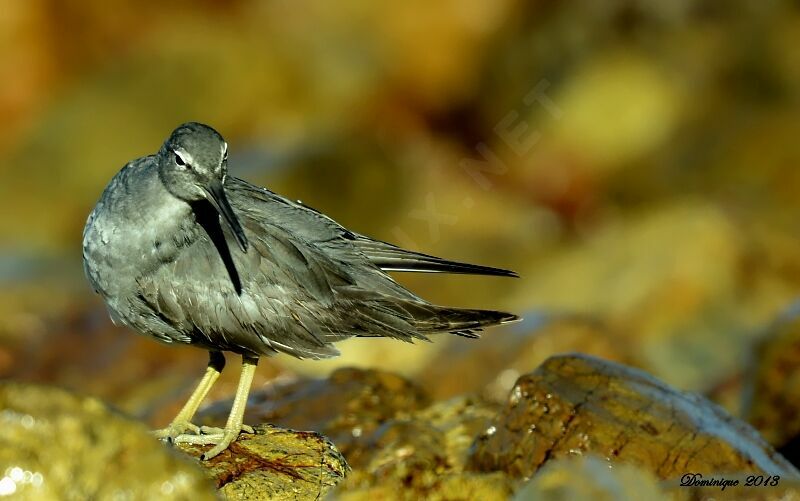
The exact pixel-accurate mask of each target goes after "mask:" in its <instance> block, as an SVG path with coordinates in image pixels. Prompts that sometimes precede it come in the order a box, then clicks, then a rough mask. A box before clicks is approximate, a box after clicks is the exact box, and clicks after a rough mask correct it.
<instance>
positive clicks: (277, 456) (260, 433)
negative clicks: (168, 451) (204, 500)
mask: <svg viewBox="0 0 800 501" xmlns="http://www.w3.org/2000/svg"><path fill="white" fill-rule="evenodd" d="M254 430H255V434H253V435H249V434H242V435H241V436H240V437H239V439H238V440H237V441H236V442H234V443H233V444H231V446H230V447H229V448H228V450H226V451H223V452H222V453H221V454H220V455H219V456H216V457H214V458H213V459H211V460H210V461H204V462H202V463H201V464H202V465H203V466H205V467H206V468H208V470H209V473H210V474H211V476H212V478H213V479H214V481H215V482H216V485H217V488H219V489H220V491H221V493H222V494H223V495H224V496H225V497H226V498H227V499H242V500H248V499H253V500H255V499H289V498H291V499H319V498H321V497H322V496H324V495H325V494H326V493H327V492H328V491H329V490H330V489H331V488H332V487H333V486H335V485H336V484H337V483H338V482H339V481H340V480H342V479H343V478H344V477H345V475H346V474H347V472H348V471H350V467H349V466H348V465H347V462H346V461H345V459H344V457H343V456H342V455H341V453H340V452H339V451H338V450H337V449H336V447H335V446H334V445H333V444H332V443H331V442H330V441H329V440H328V439H326V438H325V437H323V436H322V435H320V434H318V433H313V432H301V431H292V430H284V429H281V428H277V427H275V426H271V425H259V426H256V427H254ZM178 447H180V449H182V450H183V451H184V452H186V453H188V454H191V455H192V456H194V457H196V458H199V457H200V455H201V454H202V453H203V452H205V451H207V450H208V449H210V448H211V446H195V445H187V444H181V445H179V446H178Z"/></svg>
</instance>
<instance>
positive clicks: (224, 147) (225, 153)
mask: <svg viewBox="0 0 800 501" xmlns="http://www.w3.org/2000/svg"><path fill="white" fill-rule="evenodd" d="M227 154H228V143H226V142H224V141H223V142H222V156H223V158H224V157H225V155H227Z"/></svg>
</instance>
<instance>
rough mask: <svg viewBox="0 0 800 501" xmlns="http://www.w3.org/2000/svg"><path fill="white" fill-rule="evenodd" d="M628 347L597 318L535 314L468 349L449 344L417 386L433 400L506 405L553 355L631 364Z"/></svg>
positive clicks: (474, 342)
mask: <svg viewBox="0 0 800 501" xmlns="http://www.w3.org/2000/svg"><path fill="white" fill-rule="evenodd" d="M628 345H629V343H628V342H626V340H625V339H624V338H623V337H622V335H621V334H620V333H618V332H615V331H613V330H612V329H611V328H609V327H608V326H606V325H604V324H603V323H602V322H600V321H598V320H596V319H593V318H588V317H582V316H574V315H538V316H537V315H536V314H534V313H531V314H526V315H525V323H523V324H521V325H514V326H511V328H507V329H505V330H503V331H502V332H500V331H498V332H494V331H493V332H487V333H486V334H485V335H484V336H482V337H481V338H480V339H476V340H471V341H470V342H469V343H465V342H463V340H461V339H453V340H450V341H449V346H448V349H447V350H443V351H442V352H440V354H439V356H438V357H437V358H435V359H434V360H433V361H432V362H431V363H430V364H429V365H428V367H427V368H426V369H425V370H424V371H423V372H422V373H421V374H420V375H419V376H418V378H417V380H419V381H430V382H431V383H432V384H431V387H430V390H429V391H430V392H431V394H432V396H433V397H434V398H449V397H452V396H454V395H459V394H464V393H479V394H481V395H483V396H485V397H486V398H488V399H490V400H493V401H497V402H501V401H503V400H504V399H505V397H506V395H508V392H509V391H510V390H511V388H512V387H513V386H514V383H515V382H516V380H517V378H519V376H520V375H521V374H525V373H526V372H529V371H531V370H532V369H533V368H535V367H538V366H539V365H540V364H541V363H542V362H544V361H545V359H547V358H548V357H550V356H552V355H556V354H559V353H570V352H575V351H580V352H581V353H586V354H589V355H595V356H598V357H602V358H605V359H608V360H613V361H618V362H623V363H631V356H630V354H629V353H628V352H627V346H628Z"/></svg>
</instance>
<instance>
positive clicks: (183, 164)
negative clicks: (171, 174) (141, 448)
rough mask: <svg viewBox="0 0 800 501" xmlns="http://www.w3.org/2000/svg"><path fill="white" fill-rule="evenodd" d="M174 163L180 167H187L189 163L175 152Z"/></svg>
mask: <svg viewBox="0 0 800 501" xmlns="http://www.w3.org/2000/svg"><path fill="white" fill-rule="evenodd" d="M175 163H176V164H178V165H180V166H181V167H189V164H187V163H186V162H184V161H183V158H181V156H180V155H179V154H178V153H177V152H175Z"/></svg>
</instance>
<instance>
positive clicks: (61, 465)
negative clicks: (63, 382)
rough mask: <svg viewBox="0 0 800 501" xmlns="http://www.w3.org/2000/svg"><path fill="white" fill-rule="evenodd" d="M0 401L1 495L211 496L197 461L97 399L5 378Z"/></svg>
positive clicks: (87, 496) (152, 497)
mask: <svg viewBox="0 0 800 501" xmlns="http://www.w3.org/2000/svg"><path fill="white" fill-rule="evenodd" d="M0 408H2V409H3V410H2V411H0V475H4V476H2V478H0V494H4V495H8V494H18V495H19V496H21V497H24V498H28V499H76V500H78V499H191V500H204V499H216V495H215V491H214V487H213V484H212V483H211V482H209V480H208V478H207V477H206V476H205V475H204V473H203V471H202V470H201V469H200V468H198V467H197V466H196V465H193V464H191V462H190V461H188V460H186V459H185V458H183V457H180V455H179V454H177V453H175V452H174V451H171V450H169V449H168V448H167V447H165V446H164V445H162V444H161V443H159V442H158V441H157V440H155V439H154V438H153V437H152V436H151V435H150V434H149V433H148V431H147V430H146V429H145V427H144V426H142V425H141V424H139V423H137V422H134V421H130V420H128V419H126V418H124V417H122V416H120V415H118V414H116V413H114V412H112V411H110V410H109V409H108V408H107V407H106V406H105V405H104V404H102V403H101V402H100V401H98V400H96V399H92V398H85V397H80V396H76V395H74V394H71V393H68V392H66V391H63V390H60V389H56V388H50V387H45V386H37V385H29V384H22V383H12V382H5V383H0Z"/></svg>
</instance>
